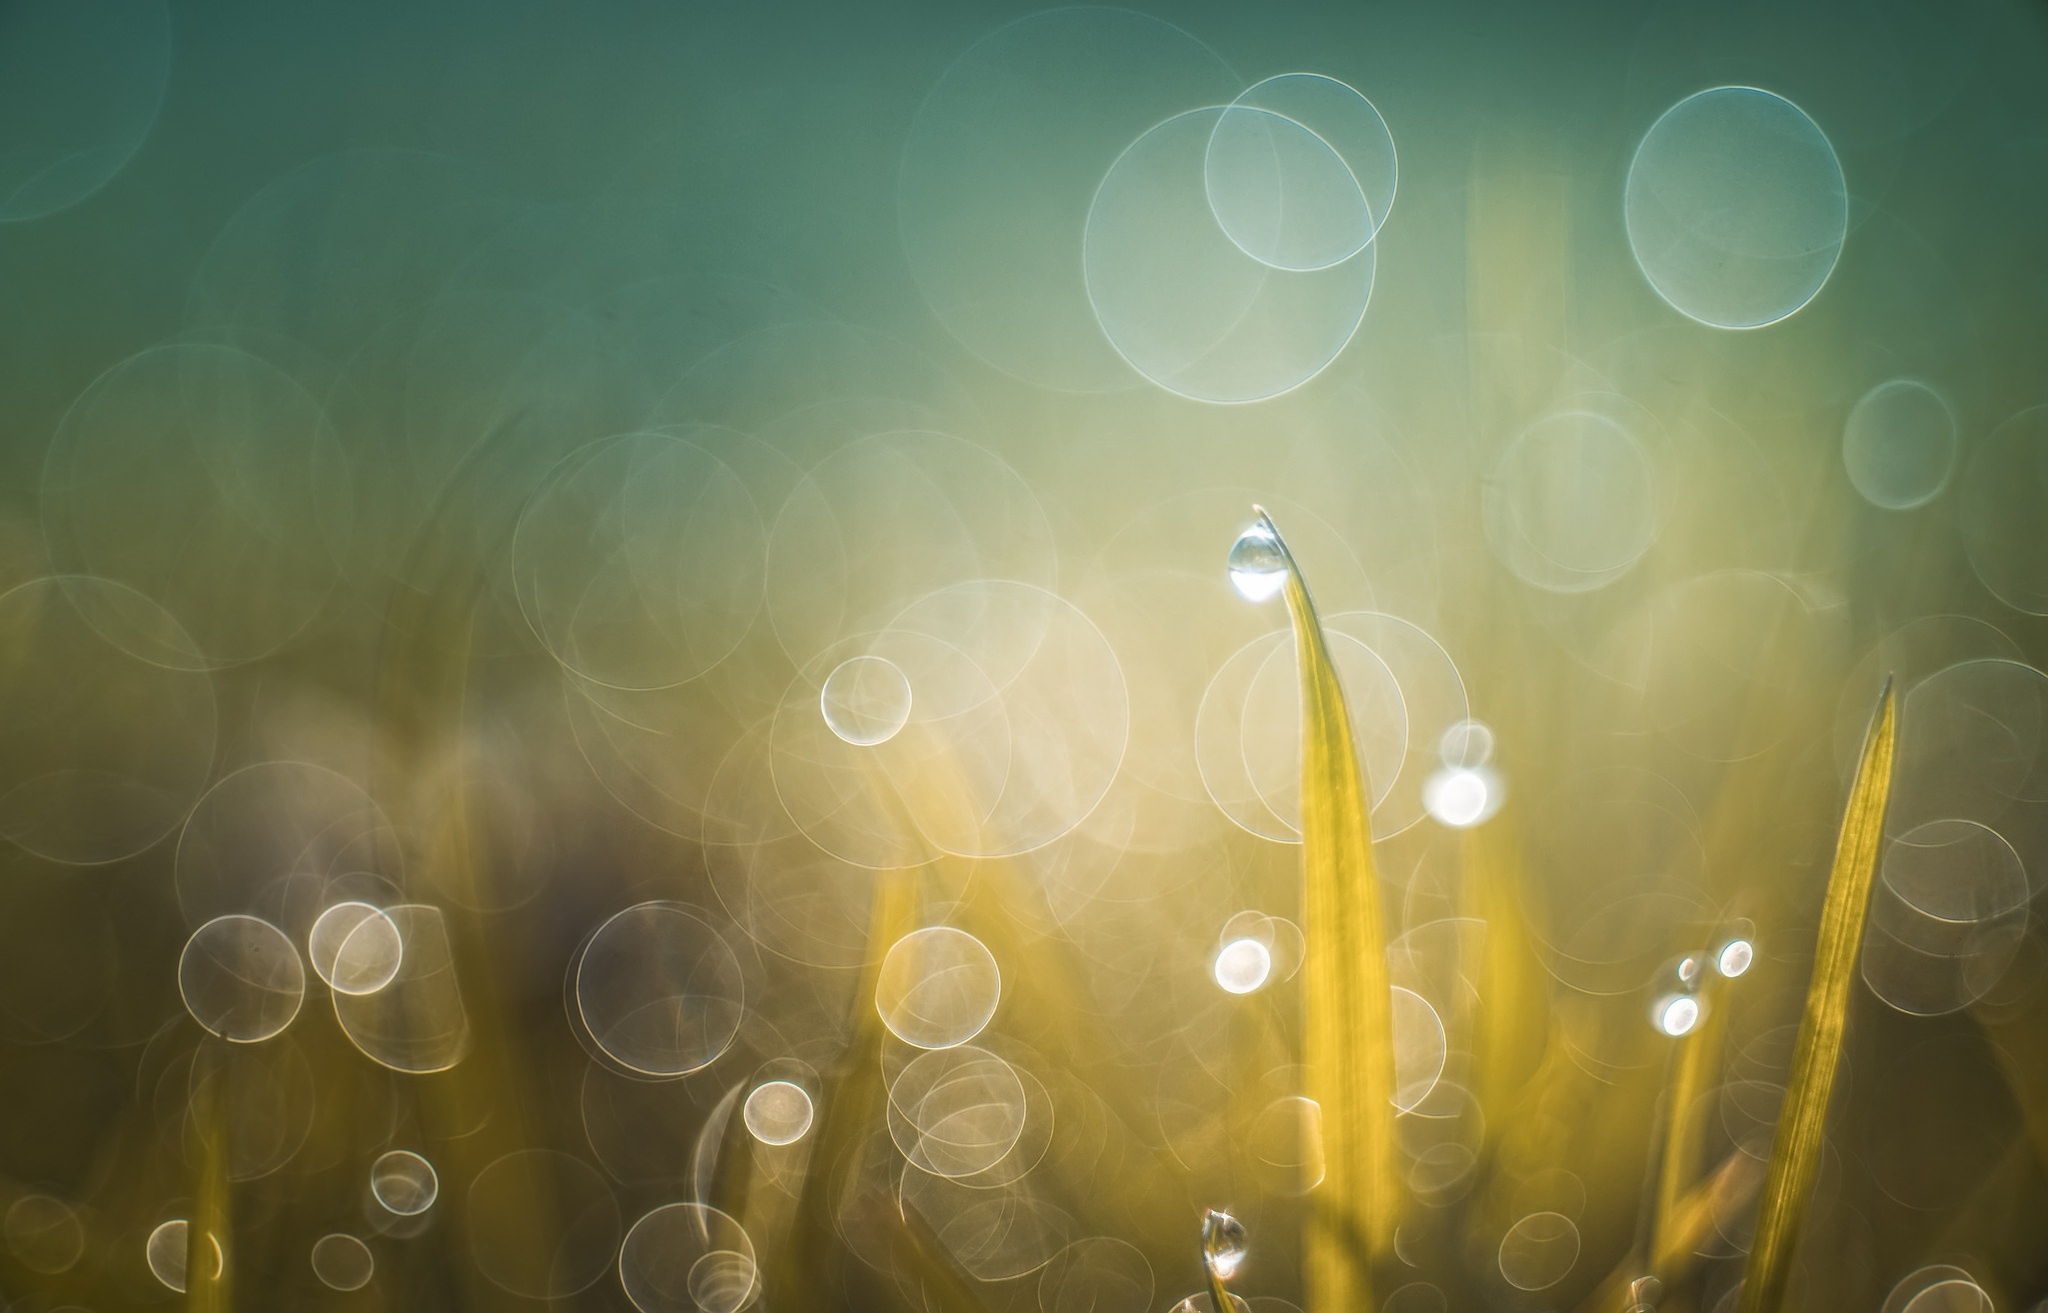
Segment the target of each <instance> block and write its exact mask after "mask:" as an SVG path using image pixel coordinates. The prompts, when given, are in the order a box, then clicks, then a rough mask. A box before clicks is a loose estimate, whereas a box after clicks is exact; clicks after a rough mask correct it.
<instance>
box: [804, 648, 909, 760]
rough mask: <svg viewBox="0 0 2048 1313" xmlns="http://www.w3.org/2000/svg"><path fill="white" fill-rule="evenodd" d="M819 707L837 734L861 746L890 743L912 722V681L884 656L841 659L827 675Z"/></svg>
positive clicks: (819, 696)
mask: <svg viewBox="0 0 2048 1313" xmlns="http://www.w3.org/2000/svg"><path fill="white" fill-rule="evenodd" d="M818 708H819V710H820V711H822V712H824V715H825V724H826V725H827V726H829V727H830V728H831V730H832V732H833V733H834V734H837V735H838V736H839V737H840V738H842V739H844V740H845V741H846V742H848V743H851V744H853V745H854V746H855V747H858V748H872V747H874V746H875V745H876V744H877V743H887V742H888V741H889V740H890V739H893V738H895V737H896V734H897V731H899V730H901V729H902V728H903V727H904V725H906V724H908V723H909V721H910V680H909V679H908V678H907V677H906V676H905V675H904V673H903V671H902V670H901V669H900V668H899V667H898V666H897V665H896V663H895V662H893V661H890V660H888V659H887V658H885V657H878V656H857V657H851V658H849V659H847V660H845V661H842V662H840V663H839V664H838V666H836V667H835V668H834V669H833V671H832V673H831V674H829V675H827V676H826V677H825V687H824V689H823V691H821V692H820V693H819V694H818Z"/></svg>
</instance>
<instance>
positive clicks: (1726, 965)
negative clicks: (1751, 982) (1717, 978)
mask: <svg viewBox="0 0 2048 1313" xmlns="http://www.w3.org/2000/svg"><path fill="white" fill-rule="evenodd" d="M1754 961H1756V948H1755V946H1753V945H1752V944H1751V943H1750V942H1749V941H1748V940H1747V939H1731V940H1729V941H1728V942H1727V943H1726V944H1725V945H1723V946H1722V948H1721V954H1720V956H1719V957H1717V958H1715V959H1714V965H1715V967H1716V968H1718V969H1719V970H1720V972H1721V974H1722V975H1724V976H1726V977H1728V979H1730V980H1733V979H1735V977H1737V976H1739V975H1741V974H1742V973H1743V972H1745V971H1747V970H1749V964H1750V963H1752V962H1754Z"/></svg>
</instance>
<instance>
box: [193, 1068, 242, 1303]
mask: <svg viewBox="0 0 2048 1313" xmlns="http://www.w3.org/2000/svg"><path fill="white" fill-rule="evenodd" d="M206 1057H207V1055H206V1053H205V1052H204V1051H203V1050H202V1052H201V1054H200V1059H199V1060H200V1061H205V1060H206ZM227 1085H228V1082H227V1078H226V1076H225V1075H217V1076H216V1077H215V1079H213V1080H208V1081H201V1082H198V1086H197V1088H196V1089H195V1090H194V1091H193V1104H194V1107H193V1109H192V1111H193V1114H194V1115H195V1116H196V1117H197V1118H198V1120H199V1122H200V1124H201V1125H202V1126H205V1127H206V1128H207V1133H206V1134H205V1135H203V1136H201V1137H200V1141H201V1143H202V1144H203V1145H204V1146H205V1148H204V1150H203V1152H202V1154H201V1157H200V1162H199V1179H198V1181H197V1186H198V1188H197V1189H196V1190H194V1191H193V1199H192V1216H191V1217H190V1218H189V1219H187V1221H186V1223H185V1307H186V1308H187V1309H190V1310H193V1313H227V1309H228V1308H229V1307H230V1300H229V1295H230V1291H231V1282H232V1279H233V1276H234V1245H233V1242H232V1239H231V1237H232V1235H233V1234H234V1233H233V1231H232V1229H231V1227H230V1224H229V1223H230V1218H229V1216H228V1206H229V1203H230V1199H229V1186H228V1163H227V1157H228V1155H227V1138H228V1137H227V1126H228V1119H229V1118H230V1117H231V1116H232V1115H233V1113H232V1110H231V1109H229V1108H228V1106H227Z"/></svg>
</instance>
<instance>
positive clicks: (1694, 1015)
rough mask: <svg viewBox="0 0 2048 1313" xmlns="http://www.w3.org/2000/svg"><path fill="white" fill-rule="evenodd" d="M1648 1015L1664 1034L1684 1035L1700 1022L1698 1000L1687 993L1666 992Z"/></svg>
mask: <svg viewBox="0 0 2048 1313" xmlns="http://www.w3.org/2000/svg"><path fill="white" fill-rule="evenodd" d="M1650 1015H1651V1019H1652V1020H1654V1021H1655V1022H1656V1023H1657V1029H1659V1030H1661V1031H1663V1032H1664V1033H1665V1034H1666V1035H1672V1036H1677V1035H1684V1034H1687V1033H1689V1032H1690V1031H1691V1030H1692V1028H1693V1027H1694V1026H1697V1025H1699V1024H1700V1002H1699V1000H1698V999H1696V998H1693V997H1691V996H1690V995H1687V994H1666V995H1665V996H1664V997H1663V998H1660V999H1658V1000H1657V1005H1656V1007H1655V1008H1653V1009H1651V1013H1650Z"/></svg>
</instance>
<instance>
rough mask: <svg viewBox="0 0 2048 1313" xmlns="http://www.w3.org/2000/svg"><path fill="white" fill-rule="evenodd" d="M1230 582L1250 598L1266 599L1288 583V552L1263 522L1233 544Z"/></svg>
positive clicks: (1246, 597)
mask: <svg viewBox="0 0 2048 1313" xmlns="http://www.w3.org/2000/svg"><path fill="white" fill-rule="evenodd" d="M1230 582H1231V584H1232V586H1234V587H1235V588H1236V589H1237V591H1238V592H1239V593H1240V594H1241V595H1242V596H1243V597H1244V598H1245V599H1246V600H1247V601H1252V602H1263V601H1265V600H1266V599H1267V598H1269V597H1272V596H1273V595H1274V594H1276V593H1278V592H1279V591H1280V590H1281V589H1282V588H1284V587H1286V585H1287V553H1286V552H1284V551H1282V550H1281V547H1280V539H1279V538H1278V537H1276V536H1275V535H1274V533H1273V531H1272V530H1271V529H1269V528H1267V527H1266V526H1265V525H1264V524H1255V525H1253V526H1252V527H1251V528H1249V529H1246V530H1245V531H1244V532H1243V533H1242V534H1239V535H1238V539H1237V541H1236V542H1234V543H1232V544H1231V546H1230Z"/></svg>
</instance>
